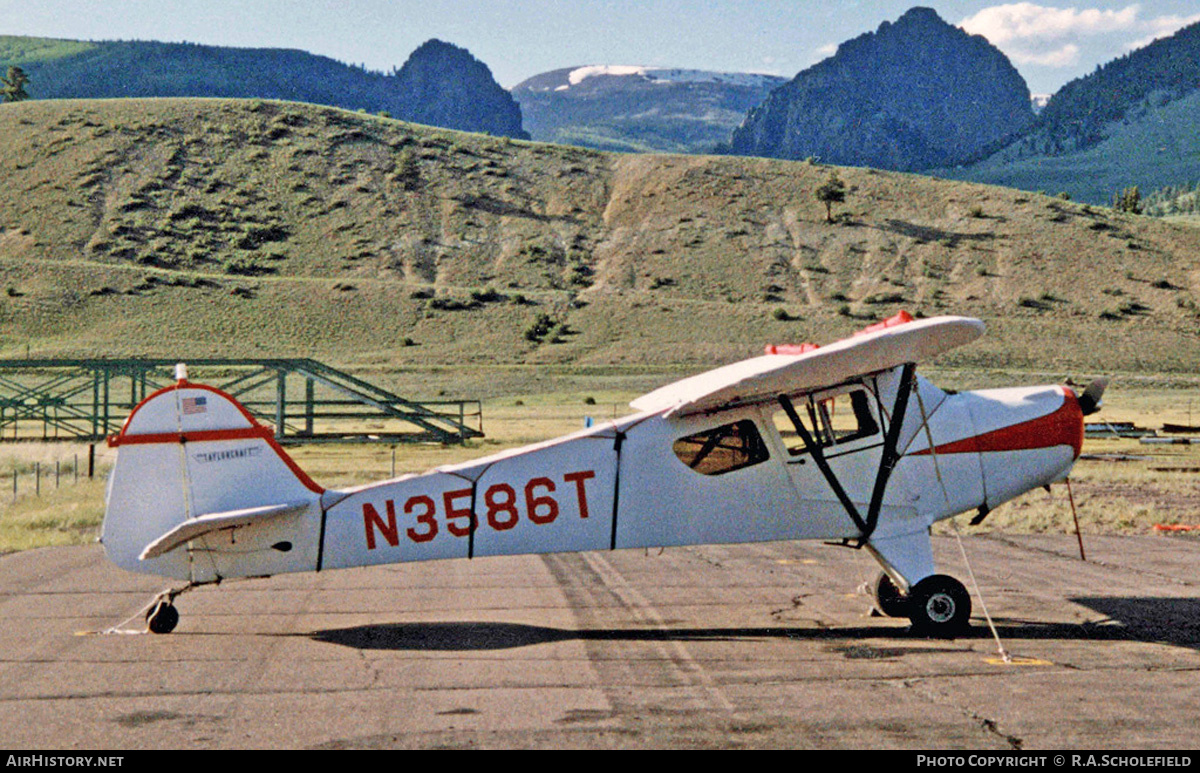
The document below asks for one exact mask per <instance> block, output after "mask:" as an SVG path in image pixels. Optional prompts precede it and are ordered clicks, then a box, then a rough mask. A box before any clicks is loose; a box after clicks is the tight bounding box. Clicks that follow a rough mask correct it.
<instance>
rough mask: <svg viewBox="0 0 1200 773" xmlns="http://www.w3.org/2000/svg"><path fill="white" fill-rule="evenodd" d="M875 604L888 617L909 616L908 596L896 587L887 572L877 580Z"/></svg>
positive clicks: (881, 573) (880, 574)
mask: <svg viewBox="0 0 1200 773" xmlns="http://www.w3.org/2000/svg"><path fill="white" fill-rule="evenodd" d="M875 606H876V607H877V608H878V609H879V611H880V612H882V613H883V614H885V615H887V616H888V617H908V596H906V595H904V593H903V592H902V591H901V590H900V589H899V588H897V587H896V583H894V582H892V578H891V577H888V574H887V572H880V573H879V579H878V580H876V581H875Z"/></svg>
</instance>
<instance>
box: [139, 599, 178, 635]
mask: <svg viewBox="0 0 1200 773" xmlns="http://www.w3.org/2000/svg"><path fill="white" fill-rule="evenodd" d="M178 624H179V610H178V609H176V608H175V605H174V604H172V603H171V601H170V599H165V598H163V599H158V600H157V601H155V602H154V604H153V605H152V606H151V607H150V609H149V610H148V611H147V612H146V627H147V628H149V629H150V632H151V633H170V632H171V631H174V630H175V626H176V625H178Z"/></svg>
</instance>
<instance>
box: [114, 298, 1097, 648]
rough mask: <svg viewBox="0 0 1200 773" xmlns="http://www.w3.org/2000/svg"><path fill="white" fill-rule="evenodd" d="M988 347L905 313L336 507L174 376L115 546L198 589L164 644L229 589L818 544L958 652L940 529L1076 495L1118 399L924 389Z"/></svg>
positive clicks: (147, 423) (966, 328)
mask: <svg viewBox="0 0 1200 773" xmlns="http://www.w3.org/2000/svg"><path fill="white" fill-rule="evenodd" d="M983 330H984V326H983V323H982V322H981V321H979V320H977V319H970V318H965V317H952V316H947V317H934V318H929V319H913V318H912V317H911V316H909V315H907V314H905V313H901V314H899V315H897V316H896V317H893V318H891V319H888V320H885V321H884V322H881V323H877V324H876V325H872V326H871V327H868V328H867V329H866V330H864V331H861V332H860V333H859V334H856V335H854V336H853V337H851V338H847V339H844V340H841V341H837V342H835V343H832V344H829V345H826V346H815V345H812V344H805V345H803V346H792V347H767V352H768V353H767V354H764V355H762V356H759V357H755V358H753V359H749V360H745V361H742V362H737V363H734V364H732V365H727V366H725V367H721V368H717V369H716V370H712V371H709V372H707V373H703V374H701V375H698V376H693V377H691V378H686V379H684V380H682V381H678V382H676V383H673V384H670V385H668V386H664V387H662V388H661V389H658V390H656V391H653V392H650V393H649V394H646V395H644V396H642V397H639V398H638V399H636V400H634V401H633V403H631V405H632V407H633V409H634V410H635V411H636V413H634V414H632V415H629V416H626V417H624V418H621V419H617V420H615V421H611V422H607V423H603V424H599V425H597V426H593V427H590V428H588V429H585V430H583V431H580V432H577V433H574V434H571V435H568V436H565V437H562V438H559V439H557V440H551V441H548V442H544V443H538V444H536V445H532V446H528V447H525V448H519V449H515V450H510V451H505V452H502V453H498V454H495V455H492V456H488V457H486V458H482V459H479V460H476V461H471V462H467V463H464V464H455V465H449V466H443V467H439V468H436V469H433V470H430V471H428V472H425V473H423V474H419V475H417V474H413V475H404V476H401V477H399V478H395V479H393V480H387V481H383V482H381V483H375V484H371V485H366V486H359V487H355V488H348V489H341V490H335V489H325V488H322V487H321V486H319V485H318V484H317V483H315V482H314V481H313V480H312V479H311V478H309V476H308V475H306V474H305V473H304V472H303V471H302V470H301V469H300V468H299V467H298V466H297V465H296V464H295V463H294V462H293V461H292V459H291V458H290V457H289V456H288V455H287V453H285V452H284V450H283V449H282V448H281V447H280V446H279V445H278V444H277V443H276V442H275V440H274V437H273V433H272V430H271V428H270V427H267V426H265V425H262V424H260V423H259V422H258V421H257V420H255V419H254V417H252V416H251V415H250V413H249V412H247V411H246V409H245V408H243V407H242V406H241V405H239V404H238V403H237V402H236V401H235V400H234V399H233V398H232V397H230V396H229V395H227V394H225V393H223V392H221V391H220V390H217V389H214V388H213V387H209V386H204V385H201V384H195V383H192V382H190V381H188V380H187V377H186V368H185V367H183V366H180V367H179V368H178V369H177V374H176V376H177V379H178V380H177V383H175V384H174V385H171V386H168V387H166V388H164V389H161V390H159V391H157V392H155V393H154V394H152V395H150V396H149V397H148V398H146V399H145V400H144V401H143V402H142V403H140V404H139V405H138V406H137V407H136V408H135V409H134V410H133V412H132V413H130V415H129V417H128V418H127V419H126V421H125V423H124V426H123V427H122V429H121V431H120V432H119V433H118V434H116V435H114V436H112V437H111V438H110V439H109V443H110V445H112V446H115V447H117V449H118V453H117V461H116V465H115V467H114V468H113V471H112V473H111V476H110V478H109V483H108V492H107V502H106V507H107V510H106V514H105V518H104V526H103V533H102V541H103V543H104V547H105V550H106V552H107V555H108V557H109V558H110V559H111V560H112V561H113V562H114V563H116V564H117V565H118V566H121V567H123V568H125V569H129V570H132V571H137V572H145V573H152V574H157V575H164V576H167V577H171V578H175V579H178V580H182V581H186V584H185V585H184V586H183V587H181V588H178V589H172V590H168V591H164V592H163V593H162V594H160V595H159V596H158V597H157V598H156V599H155V601H154V602H152V603H151V605H150V606H149V607H148V611H147V613H146V620H147V624H148V627H149V629H150V630H151V631H154V632H156V633H167V632H169V631H171V630H172V629H173V628H174V627H175V625H176V623H177V622H178V619H179V614H178V611H177V610H176V608H175V606H174V604H173V602H174V599H175V597H176V596H177V595H178V594H180V593H182V592H183V591H185V590H188V589H190V588H192V587H195V586H198V585H203V584H207V583H216V582H220V581H221V580H223V579H227V578H235V577H261V576H266V575H273V574H278V573H283V572H303V571H318V572H319V571H323V570H327V569H338V568H344V567H354V566H364V565H371V564H383V563H391V562H401V561H427V560H433V559H447V558H479V557H483V556H499V555H513V554H526V553H554V552H578V551H590V550H615V549H621V548H642V547H661V546H678V545H696V544H706V543H741V542H765V541H775V540H800V539H819V540H826V541H840V542H842V543H843V544H847V545H850V546H852V547H859V548H865V549H866V550H867V551H868V552H869V553H870V554H871V555H872V556H874V558H875V559H877V560H878V562H879V564H880V565H881V566H882V568H883V572H882V574H881V575H880V578H879V580H878V582H877V584H876V588H875V595H876V601H877V604H878V606H879V607H880V609H881V610H882V611H883V612H884V613H886V614H889V615H892V616H898V617H908V618H910V619H911V621H912V624H913V628H914V630H917V631H920V632H923V633H925V634H928V635H935V636H946V635H954V634H956V633H959V632H961V631H963V630H964V629H965V628H966V627H967V626H968V621H969V618H970V614H971V598H970V595H969V594H968V592H967V590H966V588H965V587H964V586H963V585H962V583H960V582H959V581H958V580H956V579H954V578H953V577H950V576H947V575H942V574H937V573H936V572H935V568H934V562H933V552H932V546H931V541H930V536H929V532H930V526H931V525H932V524H933V523H934V522H935V521H938V520H941V519H944V518H949V517H951V516H954V515H956V514H959V513H963V512H967V511H972V510H974V511H977V512H978V516H977V518H982V517H983V516H985V515H986V514H987V513H988V512H989V511H990V510H991V509H993V508H995V507H996V506H997V505H999V504H1001V503H1002V502H1005V501H1007V500H1010V499H1012V498H1013V497H1016V496H1017V495H1019V494H1021V493H1023V492H1025V491H1028V490H1030V489H1032V488H1034V487H1039V486H1046V485H1048V484H1050V483H1051V482H1055V481H1059V480H1061V479H1063V478H1065V477H1066V475H1067V473H1068V472H1069V471H1070V469H1071V467H1072V465H1073V464H1074V462H1075V460H1076V459H1077V458H1078V456H1079V452H1080V447H1081V445H1082V443H1083V416H1084V415H1085V414H1089V413H1091V412H1093V411H1095V410H1097V409H1098V408H1099V405H1100V398H1101V395H1102V394H1103V391H1104V387H1105V385H1106V382H1105V381H1104V380H1097V381H1096V382H1093V384H1092V385H1091V386H1089V387H1088V388H1087V389H1086V390H1085V391H1084V392H1083V393H1082V394H1079V395H1077V394H1076V393H1075V392H1074V391H1073V390H1072V389H1070V388H1069V387H1065V386H1040V387H1027V388H1014V389H989V390H983V391H973V392H958V393H952V392H946V391H943V390H941V389H939V388H938V387H936V386H934V385H933V384H932V383H930V382H929V381H927V380H926V379H924V378H923V377H921V376H918V375H917V374H916V364H917V363H918V362H920V361H922V360H926V359H928V358H930V357H934V356H936V355H938V354H940V353H942V352H945V351H947V350H949V349H951V348H953V347H957V346H961V345H963V344H967V343H969V342H971V341H973V340H975V339H976V338H978V337H979V336H980V335H982V333H983Z"/></svg>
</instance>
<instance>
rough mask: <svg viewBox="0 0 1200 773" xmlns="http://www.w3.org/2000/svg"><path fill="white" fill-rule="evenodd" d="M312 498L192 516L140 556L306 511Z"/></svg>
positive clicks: (149, 546) (141, 557) (153, 554)
mask: <svg viewBox="0 0 1200 773" xmlns="http://www.w3.org/2000/svg"><path fill="white" fill-rule="evenodd" d="M309 504H311V503H310V502H290V503H288V504H282V505H266V506H265V507H248V508H246V509H244V510H229V511H227V512H223V513H209V514H208V515H201V516H198V517H196V518H191V519H189V520H186V521H184V522H183V523H181V524H179V525H178V526H176V527H175V528H174V529H171V530H170V531H169V532H167V533H166V534H164V535H162V536H161V537H159V538H158V539H156V540H154V541H153V542H151V543H150V544H149V545H147V546H146V549H145V550H143V551H142V554H141V555H140V556H138V558H140V559H141V560H142V561H148V560H149V559H151V558H157V557H159V556H161V555H162V554H164V553H169V552H171V551H172V550H174V549H175V548H177V547H179V546H180V545H182V544H184V543H185V542H189V541H191V540H194V539H197V538H198V537H203V536H204V535H205V534H210V533H212V532H214V531H221V530H222V529H235V528H238V527H239V526H249V525H251V524H254V523H262V522H264V521H269V520H272V519H274V518H279V517H281V516H285V515H292V514H295V513H299V512H303V511H304V510H305V509H307V508H308V506H309Z"/></svg>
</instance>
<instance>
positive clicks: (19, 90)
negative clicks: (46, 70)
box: [0, 66, 29, 102]
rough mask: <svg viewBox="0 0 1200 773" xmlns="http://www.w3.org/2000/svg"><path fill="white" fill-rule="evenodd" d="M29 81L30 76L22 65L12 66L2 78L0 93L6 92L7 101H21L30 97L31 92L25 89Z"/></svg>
mask: <svg viewBox="0 0 1200 773" xmlns="http://www.w3.org/2000/svg"><path fill="white" fill-rule="evenodd" d="M26 83H29V76H28V75H26V74H25V71H24V70H22V69H21V68H20V67H16V66H12V67H9V68H8V75H7V76H6V77H4V78H0V84H3V88H0V93H3V94H4V101H5V102H20V101H22V100H26V99H29V93H28V92H27V91H25V84H26Z"/></svg>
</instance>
